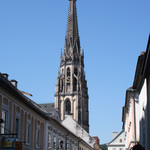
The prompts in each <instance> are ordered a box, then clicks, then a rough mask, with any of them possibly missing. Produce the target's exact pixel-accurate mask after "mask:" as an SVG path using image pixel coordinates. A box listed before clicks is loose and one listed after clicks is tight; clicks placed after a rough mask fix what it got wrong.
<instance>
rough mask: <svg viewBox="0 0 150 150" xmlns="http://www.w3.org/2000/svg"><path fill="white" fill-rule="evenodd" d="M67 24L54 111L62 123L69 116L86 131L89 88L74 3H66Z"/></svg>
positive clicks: (74, 0) (72, 1) (72, 0)
mask: <svg viewBox="0 0 150 150" xmlns="http://www.w3.org/2000/svg"><path fill="white" fill-rule="evenodd" d="M69 1H70V6H69V14H68V24H67V31H66V36H65V46H64V52H63V54H62V51H61V62H60V72H59V74H58V78H57V83H56V89H55V109H56V110H57V111H58V112H59V113H60V117H61V120H64V119H65V116H66V115H72V117H73V119H74V120H75V121H77V122H78V123H79V124H80V125H81V126H82V127H83V128H84V129H85V130H86V131H87V132H89V110H88V88H87V81H86V79H85V73H84V53H83V52H82V54H81V48H80V38H79V34H78V23H77V12H76V0H69Z"/></svg>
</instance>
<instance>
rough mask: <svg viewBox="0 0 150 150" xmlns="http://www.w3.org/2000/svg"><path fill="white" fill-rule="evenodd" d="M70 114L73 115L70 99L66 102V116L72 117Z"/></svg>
mask: <svg viewBox="0 0 150 150" xmlns="http://www.w3.org/2000/svg"><path fill="white" fill-rule="evenodd" d="M70 114H71V103H70V100H69V99H68V100H67V101H66V110H65V115H70Z"/></svg>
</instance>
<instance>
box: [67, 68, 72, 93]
mask: <svg viewBox="0 0 150 150" xmlns="http://www.w3.org/2000/svg"><path fill="white" fill-rule="evenodd" d="M66 82H67V91H69V89H70V82H71V78H70V68H69V67H68V68H67V77H66Z"/></svg>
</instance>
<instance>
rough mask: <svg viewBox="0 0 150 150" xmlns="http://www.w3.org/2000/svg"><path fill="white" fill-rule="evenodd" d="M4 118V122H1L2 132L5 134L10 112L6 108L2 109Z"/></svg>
mask: <svg viewBox="0 0 150 150" xmlns="http://www.w3.org/2000/svg"><path fill="white" fill-rule="evenodd" d="M2 119H3V121H4V123H2V124H1V134H5V133H7V128H8V112H7V111H5V110H2Z"/></svg>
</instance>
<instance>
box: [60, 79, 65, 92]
mask: <svg viewBox="0 0 150 150" xmlns="http://www.w3.org/2000/svg"><path fill="white" fill-rule="evenodd" d="M63 86H64V84H63V79H61V86H60V92H63Z"/></svg>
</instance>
